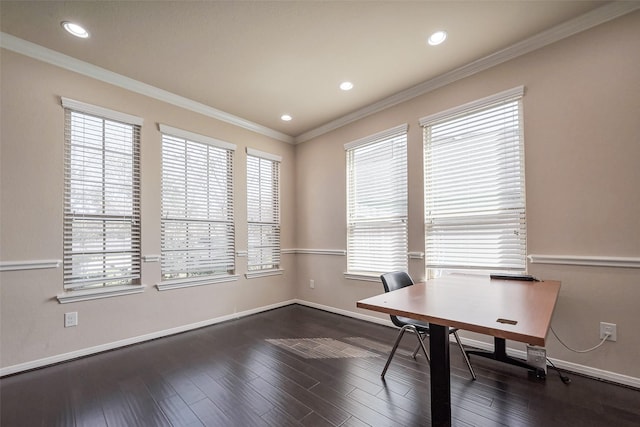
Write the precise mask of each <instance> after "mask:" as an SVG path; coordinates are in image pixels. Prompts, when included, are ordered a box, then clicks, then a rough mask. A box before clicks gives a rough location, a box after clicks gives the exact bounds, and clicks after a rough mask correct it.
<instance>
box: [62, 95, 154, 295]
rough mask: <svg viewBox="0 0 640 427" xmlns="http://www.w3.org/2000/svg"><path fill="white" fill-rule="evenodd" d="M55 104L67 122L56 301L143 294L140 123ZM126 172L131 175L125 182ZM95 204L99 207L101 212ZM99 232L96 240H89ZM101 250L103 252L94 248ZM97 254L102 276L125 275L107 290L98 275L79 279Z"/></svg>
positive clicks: (96, 109) (87, 107)
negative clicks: (60, 275) (59, 280)
mask: <svg viewBox="0 0 640 427" xmlns="http://www.w3.org/2000/svg"><path fill="white" fill-rule="evenodd" d="M60 100H61V105H62V107H63V109H64V117H65V119H64V132H65V136H64V139H65V143H64V152H65V153H64V208H63V228H64V232H63V289H64V292H63V293H62V294H59V295H58V296H57V299H58V301H59V302H60V303H69V302H77V301H85V300H91V299H97V298H106V297H112V296H119V295H128V294H134V293H140V292H142V291H143V290H144V286H143V285H142V265H141V262H142V255H141V231H142V230H141V228H142V227H141V212H140V203H141V191H140V180H141V176H140V145H141V138H140V135H141V130H142V129H141V128H142V124H143V119H142V118H140V117H137V116H133V115H130V114H127V113H121V112H118V111H114V110H110V109H107V108H104V107H100V106H96V105H91V104H87V103H84V102H81V101H76V100H73V99H69V98H65V97H61V98H60ZM76 118H77V119H78V120H83V121H84V122H94V125H98V124H100V126H99V127H93V126H91V127H90V128H85V127H84V126H82V127H80V125H79V124H77V125H74V124H73V123H74V121H75V120H76ZM75 126H78V128H75ZM90 131H91V132H90ZM129 134H130V135H129ZM118 138H120V139H119V140H118ZM108 144H110V145H108ZM98 157H99V162H98V163H96V162H95V161H96V160H97V159H98ZM92 164H93V165H94V166H92ZM96 165H97V166H96ZM116 169H117V170H116ZM127 169H128V170H129V171H130V174H125V175H123V174H122V172H123V170H127ZM96 172H98V173H96ZM109 175H111V176H110V177H109ZM96 177H97V178H99V179H98V181H96ZM109 187H110V188H111V190H109ZM117 189H120V191H118V190H117ZM96 200H100V204H99V205H98V204H97V203H95V201H96ZM99 222H100V223H102V226H100V227H98V228H92V227H93V226H92V225H91V224H92V223H93V224H94V225H95V224H97V223H99ZM79 224H85V226H84V227H81V226H79ZM123 225H124V228H123ZM127 228H128V231H127ZM92 230H93V231H92ZM100 230H102V231H100ZM78 233H80V234H78ZM97 233H99V237H96V238H92V235H96V234H97ZM122 236H125V237H124V239H123V238H122ZM100 247H101V248H102V250H99V249H97V248H100ZM127 247H128V248H127ZM100 254H102V257H101V258H102V260H101V261H100V265H102V271H103V272H106V271H107V270H109V269H110V270H111V271H112V273H110V274H115V273H113V271H116V272H117V271H120V272H125V271H129V273H128V274H126V275H122V274H121V275H120V277H119V278H118V277H117V274H115V276H114V279H113V280H112V284H109V280H106V279H107V277H106V276H104V275H103V276H102V277H100V276H96V277H94V278H93V279H90V278H88V277H85V278H84V279H81V278H80V277H78V274H84V275H85V276H87V275H90V274H91V272H92V271H93V270H95V267H91V264H93V265H94V266H95V265H96V262H95V261H90V258H91V257H92V256H93V258H94V259H95V257H96V256H99V255H100ZM118 254H120V255H118ZM118 257H120V258H118ZM83 258H84V261H83ZM127 259H128V261H127ZM83 266H84V267H83ZM114 269H115V270H114ZM82 271H84V273H82ZM83 283H84V285H83Z"/></svg>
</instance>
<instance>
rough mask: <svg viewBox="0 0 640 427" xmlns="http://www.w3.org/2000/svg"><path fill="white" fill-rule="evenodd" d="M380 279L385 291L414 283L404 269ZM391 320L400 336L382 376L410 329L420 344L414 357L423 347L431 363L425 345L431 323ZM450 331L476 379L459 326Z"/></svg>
mask: <svg viewBox="0 0 640 427" xmlns="http://www.w3.org/2000/svg"><path fill="white" fill-rule="evenodd" d="M380 280H382V285H383V286H384V291H385V292H390V291H395V290H396V289H401V288H404V287H407V286H411V285H413V280H412V279H411V276H409V274H408V273H406V272H404V271H394V272H392V273H386V274H383V275H382V276H380ZM390 317H391V321H392V322H393V324H394V325H396V326H397V327H399V328H400V332H399V333H398V337H397V338H396V342H395V344H393V349H392V350H391V354H390V355H389V358H388V359H387V363H386V365H384V369H383V370H382V375H380V376H381V377H382V378H384V375H385V374H386V373H387V369H388V368H389V364H390V363H391V359H393V356H394V355H395V353H396V350H397V349H398V344H400V340H401V339H402V336H403V335H404V333H405V332H406V331H407V330H409V331H411V332H413V333H414V334H416V337H417V338H418V346H417V347H416V349H415V350H414V352H413V355H412V356H413V358H414V359H415V358H416V355H417V354H418V351H419V350H420V348H422V351H423V352H424V355H425V356H426V357H427V362H429V363H431V361H430V359H429V353H427V349H426V348H425V347H424V337H426V336H427V335H429V323H427V322H421V321H419V320H414V319H409V318H408V317H399V316H390ZM449 333H450V334H453V336H454V337H455V339H456V341H457V342H458V346H460V350H461V351H462V356H463V357H464V360H465V362H467V366H468V367H469V372H470V373H471V377H472V378H473V379H474V380H475V379H476V374H475V372H474V371H473V368H472V367H471V363H470V362H469V358H468V357H467V353H465V351H464V348H462V343H461V342H460V337H459V336H458V329H457V328H450V329H449Z"/></svg>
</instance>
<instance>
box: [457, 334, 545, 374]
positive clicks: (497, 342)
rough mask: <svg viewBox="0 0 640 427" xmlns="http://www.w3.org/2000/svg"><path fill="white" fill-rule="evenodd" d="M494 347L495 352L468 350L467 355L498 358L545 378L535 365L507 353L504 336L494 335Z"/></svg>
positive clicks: (499, 360)
mask: <svg viewBox="0 0 640 427" xmlns="http://www.w3.org/2000/svg"><path fill="white" fill-rule="evenodd" d="M493 344H494V349H493V352H488V351H482V350H479V351H475V350H473V351H467V352H466V353H467V356H470V355H475V356H480V357H486V358H487V359H493V360H497V361H498V362H502V363H507V364H509V365H514V366H519V367H521V368H525V369H529V370H531V371H534V372H535V373H536V375H537V376H538V377H539V378H544V376H545V375H544V371H542V370H539V369H538V368H536V367H535V366H531V365H529V364H527V363H526V362H525V361H523V360H520V359H515V358H513V357H510V356H508V355H507V345H506V340H505V339H504V338H498V337H493Z"/></svg>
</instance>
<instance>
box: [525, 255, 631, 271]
mask: <svg viewBox="0 0 640 427" xmlns="http://www.w3.org/2000/svg"><path fill="white" fill-rule="evenodd" d="M527 258H529V261H530V262H531V263H532V264H558V265H584V266H587V267H615V268H640V258H630V257H608V256H582V255H536V254H531V255H529V256H528V257H527Z"/></svg>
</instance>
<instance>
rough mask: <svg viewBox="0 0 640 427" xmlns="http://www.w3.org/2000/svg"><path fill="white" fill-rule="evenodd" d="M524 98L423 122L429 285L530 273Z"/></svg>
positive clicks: (490, 101) (511, 96)
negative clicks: (463, 277)
mask: <svg viewBox="0 0 640 427" xmlns="http://www.w3.org/2000/svg"><path fill="white" fill-rule="evenodd" d="M523 92H524V88H522V87H519V88H515V89H512V90H509V91H506V92H503V93H500V94H497V95H495V96H492V97H489V98H485V99H482V100H480V101H477V102H474V103H471V104H467V105H464V106H462V107H459V108H456V109H453V110H449V111H445V112H444V113H440V114H436V115H434V116H430V117H426V118H423V119H421V120H420V124H421V125H423V126H424V191H425V234H426V235H425V260H426V269H427V277H428V278H431V277H437V276H439V275H441V274H442V273H443V272H445V271H453V270H465V271H484V272H491V271H496V272H500V271H512V272H525V271H526V218H525V186H524V142H523V137H522V95H523Z"/></svg>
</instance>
